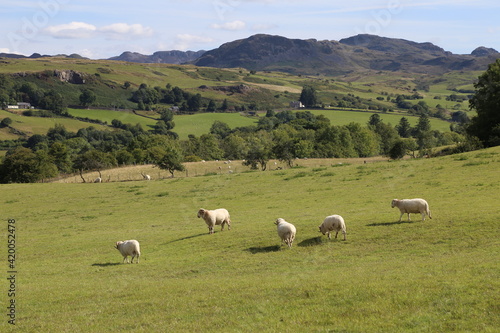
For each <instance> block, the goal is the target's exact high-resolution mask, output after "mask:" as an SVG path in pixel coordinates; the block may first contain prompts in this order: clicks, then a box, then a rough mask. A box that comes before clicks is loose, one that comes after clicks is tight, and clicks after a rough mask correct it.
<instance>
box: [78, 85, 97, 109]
mask: <svg viewBox="0 0 500 333" xmlns="http://www.w3.org/2000/svg"><path fill="white" fill-rule="evenodd" d="M96 99H97V97H96V95H95V93H94V92H93V91H92V90H90V89H84V90H83V91H82V93H81V94H80V105H82V106H83V107H86V108H88V107H89V106H91V105H92V104H94V102H95V101H96Z"/></svg>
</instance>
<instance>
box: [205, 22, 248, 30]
mask: <svg viewBox="0 0 500 333" xmlns="http://www.w3.org/2000/svg"><path fill="white" fill-rule="evenodd" d="M211 27H212V28H213V29H221V30H229V31H237V30H243V29H245V27H246V24H245V22H243V21H233V22H226V23H224V24H216V23H215V24H212V25H211Z"/></svg>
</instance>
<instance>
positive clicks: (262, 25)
mask: <svg viewBox="0 0 500 333" xmlns="http://www.w3.org/2000/svg"><path fill="white" fill-rule="evenodd" d="M276 28H278V25H276V24H274V23H260V24H254V25H253V26H252V30H253V31H267V30H272V29H276Z"/></svg>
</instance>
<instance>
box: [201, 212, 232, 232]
mask: <svg viewBox="0 0 500 333" xmlns="http://www.w3.org/2000/svg"><path fill="white" fill-rule="evenodd" d="M200 217H203V219H204V220H205V223H206V224H207V226H208V233H209V234H213V233H214V226H216V225H221V226H222V228H221V231H222V230H224V225H226V224H227V229H228V230H231V219H230V217H229V212H228V211H227V209H224V208H219V209H214V210H208V209H203V208H200V210H199V211H198V218H200Z"/></svg>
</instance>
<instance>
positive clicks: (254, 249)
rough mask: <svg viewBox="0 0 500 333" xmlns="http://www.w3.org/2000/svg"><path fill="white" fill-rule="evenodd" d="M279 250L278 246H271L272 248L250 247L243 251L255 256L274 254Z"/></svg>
mask: <svg viewBox="0 0 500 333" xmlns="http://www.w3.org/2000/svg"><path fill="white" fill-rule="evenodd" d="M279 250H280V246H279V245H273V246H261V247H251V248H248V249H246V250H245V251H248V252H250V253H252V254H256V253H267V252H276V251H279Z"/></svg>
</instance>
